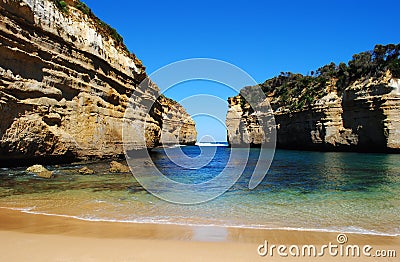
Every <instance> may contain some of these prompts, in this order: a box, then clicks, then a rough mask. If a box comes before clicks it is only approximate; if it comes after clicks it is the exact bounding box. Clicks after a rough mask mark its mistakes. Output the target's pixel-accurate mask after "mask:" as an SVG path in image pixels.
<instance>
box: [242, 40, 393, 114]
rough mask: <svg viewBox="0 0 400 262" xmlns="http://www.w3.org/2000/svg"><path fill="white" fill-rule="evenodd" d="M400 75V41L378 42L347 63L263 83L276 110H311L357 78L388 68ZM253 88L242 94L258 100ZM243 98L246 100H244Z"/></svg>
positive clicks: (377, 76)
mask: <svg viewBox="0 0 400 262" xmlns="http://www.w3.org/2000/svg"><path fill="white" fill-rule="evenodd" d="M388 70H389V71H390V72H391V74H392V76H393V77H395V78H400V44H397V45H395V44H388V45H376V46H375V48H374V50H371V51H366V52H362V53H360V54H355V55H353V58H352V60H350V61H349V62H348V63H347V64H345V63H340V64H339V65H336V64H335V63H330V64H328V65H325V66H323V67H321V68H319V69H318V70H317V71H316V72H313V71H311V73H310V75H302V74H294V73H291V72H286V73H284V72H282V73H281V74H280V75H279V76H276V77H274V78H271V79H268V80H266V81H265V82H264V83H262V84H260V87H261V89H262V90H263V92H264V93H265V95H266V96H267V97H271V98H272V100H271V106H272V108H273V109H274V110H276V109H277V108H280V107H284V108H286V109H289V110H291V111H297V110H302V109H307V108H309V107H311V105H312V104H313V103H314V102H315V101H316V100H318V99H320V98H322V97H323V96H325V95H326V94H327V93H328V92H331V91H336V92H337V93H338V95H341V94H342V93H343V91H344V90H345V89H346V88H347V87H348V86H350V85H351V84H352V83H354V82H355V81H356V80H360V79H369V78H379V77H382V76H383V75H384V74H385V73H386V71H388ZM252 89H253V87H245V88H243V89H242V90H241V92H240V93H241V95H242V96H245V97H246V99H247V100H254V101H253V102H260V101H257V97H255V95H254V92H253V90H252ZM242 100H243V99H242Z"/></svg>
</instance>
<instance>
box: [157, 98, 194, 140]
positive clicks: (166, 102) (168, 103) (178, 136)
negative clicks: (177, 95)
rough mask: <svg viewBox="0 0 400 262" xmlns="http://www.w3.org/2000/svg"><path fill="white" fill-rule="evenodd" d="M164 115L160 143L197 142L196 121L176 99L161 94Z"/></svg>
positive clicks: (160, 99) (162, 113)
mask: <svg viewBox="0 0 400 262" xmlns="http://www.w3.org/2000/svg"><path fill="white" fill-rule="evenodd" d="M158 100H159V102H160V104H161V115H162V119H163V121H162V131H161V140H160V143H161V144H163V145H171V144H186V145H193V144H195V143H196V138H197V131H196V126H195V122H194V121H193V119H192V118H191V117H190V115H189V114H188V113H187V112H186V110H185V109H184V108H183V107H182V106H181V105H180V104H179V103H177V102H176V101H174V100H172V99H169V98H166V97H165V96H163V95H161V96H160V97H159V99H158Z"/></svg>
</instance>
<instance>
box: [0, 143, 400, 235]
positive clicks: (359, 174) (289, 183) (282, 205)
mask: <svg viewBox="0 0 400 262" xmlns="http://www.w3.org/2000/svg"><path fill="white" fill-rule="evenodd" d="M208 146H210V147H213V146H216V145H212V144H209V145H208ZM181 149H182V150H183V152H184V153H185V154H186V155H188V156H190V157H196V156H199V155H200V147H199V146H185V147H181ZM230 150H231V149H230V148H228V147H226V146H225V145H223V144H222V145H221V144H220V145H219V146H216V147H215V152H216V153H215V156H214V158H213V159H212V160H211V161H210V162H209V163H208V164H207V165H205V166H204V167H203V168H201V169H197V170H196V169H182V168H181V167H179V166H177V165H175V164H174V163H172V162H171V161H170V160H169V159H168V157H167V156H166V154H165V151H164V150H163V149H156V150H153V152H152V154H151V156H152V159H153V161H154V163H155V164H156V165H157V167H158V168H159V170H161V171H162V172H163V173H164V174H165V175H166V176H167V177H169V178H171V179H173V180H175V181H178V182H182V183H201V182H204V181H207V180H210V179H212V178H213V177H216V176H217V175H218V174H219V172H221V170H223V169H224V167H225V166H226V163H227V161H228V159H229V154H230ZM258 153H259V149H251V150H250V155H249V159H248V162H247V167H246V169H245V172H244V173H243V175H242V176H241V177H240V179H239V180H238V182H237V183H236V184H235V185H234V186H232V187H231V188H230V189H229V190H228V191H227V192H226V193H225V194H223V195H221V196H220V197H218V198H216V199H214V200H212V201H209V202H206V203H203V204H196V205H179V204H172V203H169V202H166V201H164V200H161V199H159V198H157V197H154V196H153V195H151V194H150V193H148V192H147V191H146V190H145V189H144V188H143V187H142V186H141V185H140V184H139V183H138V182H137V181H136V180H135V178H134V176H133V175H131V174H111V173H109V172H108V168H109V163H108V162H96V163H78V164H72V165H61V166H48V167H47V168H48V169H50V170H53V171H54V172H55V175H56V176H55V178H54V179H52V180H46V179H41V178H38V177H35V176H33V175H32V174H28V173H26V172H25V171H24V168H3V169H0V207H2V208H12V209H18V210H21V211H22V212H27V213H34V214H47V215H57V216H68V217H74V218H78V219H84V220H94V221H116V222H118V221H119V222H136V223H162V224H185V225H217V226H231V227H254V228H277V229H278V228H279V229H296V230H317V231H340V232H357V233H368V234H382V235H400V155H395V154H359V153H322V152H307V151H288V150H277V151H276V153H275V157H274V160H273V162H272V165H271V168H270V169H269V171H268V173H267V175H266V176H265V178H264V180H263V181H262V182H261V184H260V185H259V186H258V187H257V188H255V189H253V190H250V189H249V188H248V183H249V180H250V177H251V174H252V168H253V167H254V164H255V162H256V161H257V157H258ZM83 166H88V167H89V168H91V169H93V170H95V171H96V174H95V175H80V174H79V173H78V171H77V170H79V169H80V168H81V167H83Z"/></svg>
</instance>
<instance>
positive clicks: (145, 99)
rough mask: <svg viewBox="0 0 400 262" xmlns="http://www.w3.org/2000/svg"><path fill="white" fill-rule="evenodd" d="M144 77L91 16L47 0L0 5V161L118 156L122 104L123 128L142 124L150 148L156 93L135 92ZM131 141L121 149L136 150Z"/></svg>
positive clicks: (154, 140)
mask: <svg viewBox="0 0 400 262" xmlns="http://www.w3.org/2000/svg"><path fill="white" fill-rule="evenodd" d="M67 2H68V3H74V1H67ZM145 78H146V73H145V68H144V66H143V65H142V63H141V61H140V60H138V59H137V58H136V57H135V56H134V55H133V54H130V53H129V52H127V51H126V49H125V48H124V46H123V45H121V43H120V42H118V41H117V40H116V39H115V38H113V37H110V36H108V35H106V34H105V33H104V30H103V29H102V28H101V25H100V24H99V20H96V19H93V16H92V15H91V16H88V15H87V14H84V13H83V12H81V11H80V10H78V9H76V8H74V6H73V5H70V6H69V8H68V13H66V12H63V11H61V10H60V9H58V8H57V7H56V6H55V4H54V3H53V1H49V0H23V1H11V0H0V118H1V120H0V161H1V162H2V164H3V165H5V164H7V162H13V161H15V159H21V160H23V161H29V160H32V161H37V160H41V159H42V160H46V161H51V160H54V161H56V162H59V161H61V160H69V159H71V158H88V157H95V158H101V157H110V156H116V155H121V154H123V147H122V124H123V117H124V112H125V109H126V108H127V106H128V105H132V108H134V110H133V113H132V114H130V115H129V119H128V120H127V124H129V125H131V126H133V127H135V126H136V127H137V128H140V127H143V123H146V130H145V131H146V147H147V148H151V147H154V146H156V145H157V144H158V143H159V140H160V136H161V131H160V127H161V125H162V123H161V122H162V120H161V121H160V119H155V118H157V114H156V113H155V112H153V111H152V110H151V108H150V106H151V104H152V103H149V101H155V99H156V97H157V96H158V95H159V89H158V87H157V86H156V85H146V86H145V87H144V88H143V87H140V86H139V83H140V82H141V81H142V80H143V79H145ZM132 94H135V95H134V96H132ZM131 96H132V97H131ZM146 112H150V113H146ZM185 121H186V118H185ZM139 133H140V132H139ZM138 140H139V138H138V137H135V136H132V137H130V141H128V142H129V143H130V144H133V145H135V144H137V147H143V144H141V143H138V142H137V141H138Z"/></svg>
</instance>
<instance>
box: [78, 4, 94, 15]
mask: <svg viewBox="0 0 400 262" xmlns="http://www.w3.org/2000/svg"><path fill="white" fill-rule="evenodd" d="M75 7H76V9H78V10H81V11H82V13H84V14H86V15H89V16H90V15H92V10H91V9H90V8H89V7H88V6H87V5H86V4H85V3H84V2H81V1H78V2H77V3H76V4H75Z"/></svg>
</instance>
